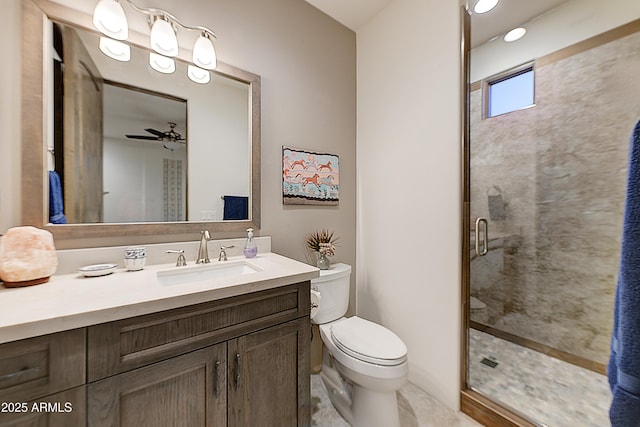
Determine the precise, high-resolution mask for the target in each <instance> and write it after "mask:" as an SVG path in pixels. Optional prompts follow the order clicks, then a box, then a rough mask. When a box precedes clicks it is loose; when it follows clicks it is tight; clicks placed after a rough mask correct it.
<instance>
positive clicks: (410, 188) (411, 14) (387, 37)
mask: <svg viewBox="0 0 640 427" xmlns="http://www.w3.org/2000/svg"><path fill="white" fill-rule="evenodd" d="M459 22H460V9H459V8H458V5H457V2H453V1H438V0H396V1H394V2H392V3H391V4H390V5H389V6H388V7H387V8H386V9H384V10H383V11H382V12H381V13H380V14H378V15H377V16H376V17H375V18H374V19H373V20H372V21H370V22H369V23H368V24H366V25H365V26H364V27H363V28H362V29H360V30H358V33H357V38H358V278H357V283H358V287H357V291H358V300H357V313H358V315H361V316H362V317H364V318H367V319H370V320H374V321H377V322H380V323H382V324H383V325H385V326H387V327H388V328H390V329H391V330H393V331H394V332H395V333H396V334H398V335H399V336H400V337H401V338H402V339H403V340H404V342H405V343H406V344H407V347H408V348H409V355H408V358H409V379H410V381H412V382H414V383H415V384H417V385H418V386H420V387H421V388H423V389H424V390H426V391H428V392H429V393H431V394H432V395H433V396H435V397H436V398H437V399H439V400H440V401H442V402H443V403H445V404H446V405H447V406H449V407H451V408H456V409H457V408H458V407H459V390H460V387H459V377H460V375H459V374H460V251H461V248H460V241H461V240H460V239H461V236H460V228H461V191H460V185H461V184H460V175H461V167H460V165H461V153H460V146H461V143H460V108H461V104H460V78H461V77H460V72H459V70H460V34H459V32H460V29H459Z"/></svg>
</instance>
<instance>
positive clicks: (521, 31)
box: [503, 27, 527, 43]
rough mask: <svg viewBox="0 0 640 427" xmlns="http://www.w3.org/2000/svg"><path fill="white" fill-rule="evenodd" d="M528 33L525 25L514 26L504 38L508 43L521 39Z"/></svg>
mask: <svg viewBox="0 0 640 427" xmlns="http://www.w3.org/2000/svg"><path fill="white" fill-rule="evenodd" d="M526 33H527V29H526V28H524V27H518V28H514V29H513V30H511V31H509V32H508V33H507V34H505V35H504V38H503V40H504V41H505V42H507V43H511V42H514V41H516V40H520V39H521V38H522V37H524V35H525V34H526Z"/></svg>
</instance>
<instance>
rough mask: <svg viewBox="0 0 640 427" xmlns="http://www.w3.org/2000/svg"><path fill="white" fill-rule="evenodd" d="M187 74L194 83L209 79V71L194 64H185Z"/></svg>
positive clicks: (202, 82)
mask: <svg viewBox="0 0 640 427" xmlns="http://www.w3.org/2000/svg"><path fill="white" fill-rule="evenodd" d="M187 76H189V78H190V79H191V81H193V82H195V83H200V84H206V83H209V82H210V81H211V73H210V72H209V71H207V70H203V69H202V68H199V67H196V66H195V65H189V66H187Z"/></svg>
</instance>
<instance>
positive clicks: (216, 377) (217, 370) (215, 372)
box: [213, 360, 220, 397]
mask: <svg viewBox="0 0 640 427" xmlns="http://www.w3.org/2000/svg"><path fill="white" fill-rule="evenodd" d="M213 376H214V377H213V392H214V394H215V396H216V397H218V389H219V387H218V386H219V384H220V361H219V360H218V361H217V362H216V364H215V366H214V368H213Z"/></svg>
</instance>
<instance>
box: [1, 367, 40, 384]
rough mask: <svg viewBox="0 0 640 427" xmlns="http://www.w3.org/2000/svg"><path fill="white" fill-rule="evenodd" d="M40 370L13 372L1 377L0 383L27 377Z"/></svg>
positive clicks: (26, 369)
mask: <svg viewBox="0 0 640 427" xmlns="http://www.w3.org/2000/svg"><path fill="white" fill-rule="evenodd" d="M39 370H40V368H37V367H36V368H22V369H20V370H19V371H15V372H11V373H9V374H6V375H3V376H1V377H0V382H1V381H9V380H13V379H15V378H19V377H22V376H25V375H29V374H32V373H34V372H38V371H39Z"/></svg>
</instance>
